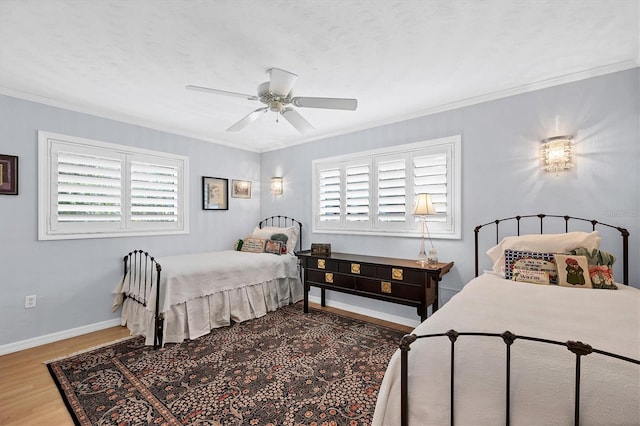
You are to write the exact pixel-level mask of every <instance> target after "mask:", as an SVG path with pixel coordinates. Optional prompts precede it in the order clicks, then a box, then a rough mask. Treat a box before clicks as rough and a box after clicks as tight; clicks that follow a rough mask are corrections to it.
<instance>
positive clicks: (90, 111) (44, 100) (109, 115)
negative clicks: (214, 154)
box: [0, 86, 260, 153]
mask: <svg viewBox="0 0 640 426" xmlns="http://www.w3.org/2000/svg"><path fill="white" fill-rule="evenodd" d="M0 95H5V96H10V97H12V98H18V99H22V100H25V101H30V102H36V103H39V104H43V105H48V106H52V107H56V108H61V109H66V110H69V111H73V112H78V113H80V114H87V115H92V116H94V117H99V118H105V119H107V120H114V121H118V122H121V123H126V124H132V125H134V126H140V127H145V128H147V129H152V130H158V131H160V132H165V133H171V134H173V135H178V136H184V137H187V138H191V139H197V140H200V141H204V142H210V143H215V144H218V145H224V146H229V147H231V148H236V149H240V150H242V151H249V152H257V153H259V152H260V151H259V150H257V149H254V148H249V147H240V146H238V145H235V144H234V143H232V142H227V141H223V140H219V139H214V138H211V137H209V136H206V135H201V134H199V133H193V132H185V131H184V130H181V129H176V128H173V127H170V126H163V125H160V124H158V123H155V122H150V121H145V120H141V119H139V118H136V117H132V116H129V115H124V114H114V113H113V112H111V111H105V110H102V109H98V108H91V107H87V106H80V105H75V104H72V103H69V102H64V101H60V100H57V99H51V98H48V97H46V96H40V95H35V94H33V93H27V92H22V91H19V90H14V89H10V88H8V87H3V86H0Z"/></svg>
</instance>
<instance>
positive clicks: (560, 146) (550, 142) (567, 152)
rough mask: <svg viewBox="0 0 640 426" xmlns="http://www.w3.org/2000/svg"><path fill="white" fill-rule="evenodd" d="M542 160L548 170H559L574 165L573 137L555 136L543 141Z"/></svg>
mask: <svg viewBox="0 0 640 426" xmlns="http://www.w3.org/2000/svg"><path fill="white" fill-rule="evenodd" d="M541 154H542V161H543V164H544V170H545V171H547V172H556V173H557V172H559V171H561V170H566V169H568V168H570V167H572V166H573V138H572V137H571V136H554V137H552V138H547V139H544V140H543V141H542V150H541Z"/></svg>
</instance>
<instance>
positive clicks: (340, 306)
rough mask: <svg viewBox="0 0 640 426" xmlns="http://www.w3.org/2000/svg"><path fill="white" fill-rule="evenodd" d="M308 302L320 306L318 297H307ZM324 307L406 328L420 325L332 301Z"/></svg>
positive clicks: (396, 316)
mask: <svg viewBox="0 0 640 426" xmlns="http://www.w3.org/2000/svg"><path fill="white" fill-rule="evenodd" d="M309 301H310V302H314V303H317V304H318V305H319V304H320V297H318V296H311V295H310V296H309ZM326 306H330V307H332V308H337V309H342V310H343V311H349V312H355V313H356V314H360V315H366V316H368V317H373V318H378V319H381V320H385V321H389V322H394V323H396V324H402V325H406V326H408V327H417V326H418V324H420V321H418V320H413V319H410V318H406V317H401V316H398V315H391V314H388V313H386V312H381V311H374V310H372V309H367V308H361V307H359V306H353V305H349V304H347V303H341V302H336V301H333V300H327V301H326Z"/></svg>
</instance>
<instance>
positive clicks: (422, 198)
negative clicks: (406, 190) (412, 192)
mask: <svg viewBox="0 0 640 426" xmlns="http://www.w3.org/2000/svg"><path fill="white" fill-rule="evenodd" d="M432 214H436V209H435V208H433V203H432V202H431V194H417V195H416V208H415V209H414V210H413V215H414V216H428V215H432Z"/></svg>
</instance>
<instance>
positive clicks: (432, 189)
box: [413, 153, 449, 222]
mask: <svg viewBox="0 0 640 426" xmlns="http://www.w3.org/2000/svg"><path fill="white" fill-rule="evenodd" d="M413 164H414V168H413V172H414V178H413V179H414V194H420V193H427V194H431V202H432V203H433V207H434V208H435V210H436V212H437V215H435V216H429V221H432V222H445V221H446V220H447V213H448V210H449V206H448V201H447V187H448V182H447V154H446V153H441V154H433V155H424V156H416V157H414V159H413Z"/></svg>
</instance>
